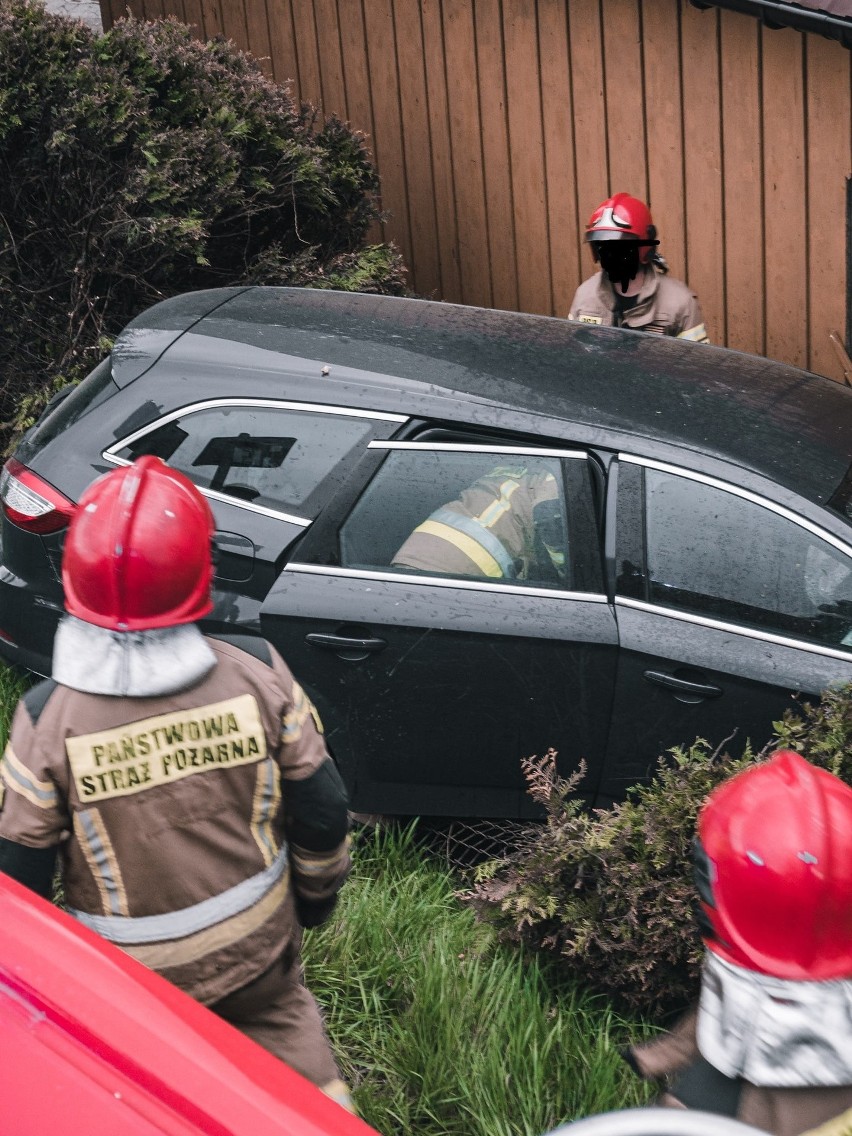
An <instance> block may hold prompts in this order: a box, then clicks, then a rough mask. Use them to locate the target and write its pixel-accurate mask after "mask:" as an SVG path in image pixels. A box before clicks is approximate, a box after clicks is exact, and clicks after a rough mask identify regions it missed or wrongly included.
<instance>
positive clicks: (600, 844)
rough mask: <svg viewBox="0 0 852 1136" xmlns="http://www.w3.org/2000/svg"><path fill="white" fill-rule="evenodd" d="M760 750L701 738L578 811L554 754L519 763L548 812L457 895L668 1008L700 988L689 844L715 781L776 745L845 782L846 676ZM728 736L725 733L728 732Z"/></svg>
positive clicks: (612, 983) (587, 975)
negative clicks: (616, 797)
mask: <svg viewBox="0 0 852 1136" xmlns="http://www.w3.org/2000/svg"><path fill="white" fill-rule="evenodd" d="M774 729H775V735H774V737H773V739H772V740H771V742H770V744H769V745H768V746H767V747H766V748H765V749H764V750H763V751H761V753H759V754H754V753H752V751H751V749H750V748H749V747H748V746H746V747H745V749H744V751H743V753H742V755H741V756H738V757H731V756H730V755H729V754H728V753H727V752H726V751H725V749H724V744H727V743H723V746H721V747H718V748H717V749H715V750H714V749H713V748H712V747H711V746H710V745H709V744H708V743H707V742H706V741H705V740H703V739H701V738H698V739H696V741H695V742H694V743H693V744H692V745H690V746H684V747H680V748H676V749H673V750H671V751H670V752H669V753H668V754H666V755H664V756H663V757H662V758H660V760H659V763H658V769H657V773H656V776H655V778H654V779H653V780H652V781H651V782H650V783H648V784H645V785H641V786H637V787H635V788H633V789H631V790H630V791H629V793H628V794H627V799H626V800H625V801H624V802H622V803H620V804H617V805H614V806H613V807H612V808H610V809H599V810H585V809H583V808H582V807H581V805H580V804H579V803H578V800H577V798H576V796H575V795H574V790H575V789H576V788H577V785H578V784H579V783H580V781H581V778H582V770H581V772H580V773H577V774H575V775H574V776H573V777H571V778H569V779H567V780H566V779H563V778H560V777H559V776H558V774H557V772H556V764H555V756H556V755H555V754H554V752H553V751H549V752H548V753H547V754H545V755H544V756H543V757H533V758H529V759H528V760H526V761H524V762H523V766H524V773H525V776H526V779H527V783H528V792H529V793H530V795H531V796H532V797H533V799H534V800H536V801H537V802H538V803H539V804H541V805H542V806H543V807H544V810H545V814H546V819H545V822H544V823H543V824H542V825H539V826H535V827H532V828H531V829H530V830H529V832H528V834H527V835H526V837H525V839H524V840H523V841H522V842H521V843H520V844H519V846H518V848H517V850H516V851H514V852H513V853H512V854H510V855H509V856H508V857H506V858H504V859H500V860H494V861H491V862H489V863H486V864H484V865H482V866H481V867H480V868H479V869H478V871H477V875H476V877H475V882H474V883H473V885H472V887H471V889H470V890H469V891H467V892H465V893H464V894H463V895H462V898H463V899H464V900H466V901H467V902H468V903H470V904H472V905H473V907H474V908H475V909H476V911H477V913H478V914H479V916H480V917H481V918H482V919H484V920H486V921H487V922H489V923H490V924H491V925H492V926H493V927H494V928H495V929H496V930H497V932H498V934H499V936H500V937H501V938H502V939H503V940H505V941H509V942H516V943H524V944H529V945H531V946H532V947H533V948H535V949H539V950H542V951H547V952H552V953H555V954H556V955H557V956H559V958H560V959H561V960H562V963H563V965H564V966H565V968H566V970H567V971H569V972H574V973H576V975H577V977H579V978H580V979H582V980H583V981H584V982H585V983H587V984H588V986H589V987H590V988H592V989H594V990H598V991H600V992H602V993H605V994H607V995H609V996H610V997H612V998H613V999H614V1000H615V1001H616V1003H618V1004H621V1005H622V1006H624V1007H625V1008H626V1009H629V1010H639V1011H642V1012H645V1013H651V1014H654V1013H656V1014H658V1015H661V1016H662V1015H665V1014H666V1013H668V1012H671V1011H673V1010H676V1009H680V1008H682V1007H683V1006H684V1005H686V1004H687V1003H688V1002H689V1001H690V1000H691V999H692V998H693V997H694V996H695V995H696V994H697V991H698V981H699V969H700V964H701V958H702V954H703V948H702V944H701V939H700V937H699V935H698V931H697V926H696V923H695V919H694V915H693V911H694V900H695V889H694V886H693V882H692V863H691V856H690V843H691V841H692V837H693V835H694V832H695V822H696V818H697V816H698V811H699V809H700V807H701V805H702V804H703V802H704V800H705V798H706V797H707V795H708V794H709V793H710V792H711V791H712V790H713V789H714V788H715V787H716V786H717V785H718V784H719V783H720V782H721V781H723V780H725V779H726V778H727V777H730V776H732V775H733V774H735V773H738V772H740V771H741V770H743V769H745V768H746V767H747V766H749V765H752V764H754V763H755V762H757V761H762V760H766V759H767V758H768V757H769V755H770V754H771V753H772V752H774V751H775V750H776V749H779V748H789V749H795V750H796V751H797V752H798V753H800V754H801V755H802V756H803V757H805V758H807V760H808V761H811V762H813V764H814V765H818V766H820V767H821V768H823V769H827V770H829V772H831V773H834V774H836V775H837V776H839V777H840V778H842V779H843V780H844V781H845V782H846V783H847V784H850V785H852V685H850V686H847V687H844V688H840V689H837V690H830V691H828V692H826V693H825V694H824V695H823V697H822V699H821V700H820V702H819V703H818V704H815V705H814V704H809V703H803V704H801V706H800V707H799V708H797V710H796V711H795V712H792V711H789V712H787V713H786V714H785V716H784V719H783V720H782V721H780V722H776V723H775V726H774ZM729 740H730V739H728V741H729Z"/></svg>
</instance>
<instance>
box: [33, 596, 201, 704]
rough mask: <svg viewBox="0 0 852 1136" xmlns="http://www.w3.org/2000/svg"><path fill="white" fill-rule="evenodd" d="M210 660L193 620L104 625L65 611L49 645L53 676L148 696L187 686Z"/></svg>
mask: <svg viewBox="0 0 852 1136" xmlns="http://www.w3.org/2000/svg"><path fill="white" fill-rule="evenodd" d="M215 665H216V656H215V655H214V654H213V651H212V650H211V648H210V646H209V645H208V643H207V641H206V640H205V638H204V636H203V635H202V634H201V632H200V631H199V629H198V628H197V627H196V625H195V624H194V623H185V624H182V625H181V626H179V627H165V628H161V629H157V630H156V631H110V630H109V629H107V628H105V627H96V626H95V625H94V624H92V623H85V622H84V621H83V620H82V619H77V618H75V617H74V616H73V615H66V616H65V617H64V618H63V619H62V620H61V621H60V623H59V628H58V630H57V632H56V639H55V641H54V645H53V678H54V680H55V681H56V682H58V683H61V684H62V686H69V687H71V688H72V689H73V690H79V691H82V692H83V693H84V694H109V695H115V696H117V697H130V698H154V697H159V696H160V695H164V694H173V693H174V692H175V691H177V690H184V689H185V688H186V687H189V686H193V685H194V684H195V683H196V682H198V681H199V680H200V679H202V678H204V676H205V675H206V674H208V673H209V672H210V671H211V670H212V669H213V667H214V666H215Z"/></svg>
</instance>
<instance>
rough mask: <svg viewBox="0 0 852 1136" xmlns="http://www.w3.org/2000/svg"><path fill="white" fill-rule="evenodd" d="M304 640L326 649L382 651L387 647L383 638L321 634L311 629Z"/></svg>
mask: <svg viewBox="0 0 852 1136" xmlns="http://www.w3.org/2000/svg"><path fill="white" fill-rule="evenodd" d="M305 642H306V643H311V644H313V646H314V647H324V648H325V649H326V650H327V651H368V652H374V651H383V650H384V649H385V647H387V641H386V640H385V639H356V638H354V636H348V635H323V634H322V633H321V632H319V631H312V632H311V633H310V634H309V635H306V636H305Z"/></svg>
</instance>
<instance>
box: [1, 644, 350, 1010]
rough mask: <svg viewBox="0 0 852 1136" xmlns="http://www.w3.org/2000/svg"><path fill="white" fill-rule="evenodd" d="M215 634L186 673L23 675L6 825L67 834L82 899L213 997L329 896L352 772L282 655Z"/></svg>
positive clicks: (165, 970)
mask: <svg viewBox="0 0 852 1136" xmlns="http://www.w3.org/2000/svg"><path fill="white" fill-rule="evenodd" d="M199 638H200V637H199ZM205 642H206V643H207V644H208V645H209V647H210V648H211V649H212V652H213V654H214V655H215V665H214V666H213V667H212V668H211V669H210V670H209V671H208V672H207V673H206V675H205V676H204V677H202V678H201V679H200V681H197V682H195V683H194V685H192V686H191V687H189V688H188V689H185V690H178V691H176V692H172V693H168V694H163V695H159V696H155V697H133V698H128V697H114V696H108V695H102V694H86V693H82V692H81V691H80V690H76V689H71V688H69V687H67V686H63V685H59V684H57V683H55V682H53V681H52V680H49V681H45V682H43V683H41V684H40V685H39V686H36V687H34V688H33V689H32V690H31V691H29V692H28V694H27V695H25V697H24V698H23V699H22V700H21V702H20V704H19V706H18V709H17V711H16V714H15V717H14V720H13V723H12V729H11V734H10V738H9V743H8V746H7V747H6V751H5V754H4V757H3V762H2V766H0V771H1V772H2V779H1V780H0V784H2V789H0V792H2V794H3V798H2V807H0V837H2V838H5V840H7V841H13V842H16V843H17V844H18V845H24V846H26V848H27V849H49V848H52V847H54V846H57V845H58V846H59V849H60V855H61V857H62V861H63V879H64V884H65V899H66V902H67V904H68V907H69V909H70V911H71V913H72V914H73V915H75V916H76V917H77V918H78V919H79V920H80V921H81V922H82V923H84V924H85V925H86V926H88V927H90V928H92V929H93V930H95V931H97V932H98V933H99V934H101V935H102V936H104V937H105V938H107V939H109V940H111V941H112V942H113V943H115V944H117V945H118V946H119V947H121V948H123V949H124V950H125V951H127V952H128V953H129V954H131V955H133V956H134V957H135V958H137V959H139V960H140V961H141V962H142V963H145V964H146V965H147V966H149V967H151V968H152V969H154V970H156V971H159V972H160V973H161V974H162V975H164V977H166V978H168V979H170V980H171V981H172V982H174V983H175V984H176V985H178V986H180V987H181V988H182V989H184V990H185V991H187V992H188V993H189V994H191V995H193V996H194V997H195V998H197V999H198V1000H199V1001H202V1002H205V1003H213V1002H216V1001H217V1000H219V999H221V998H223V997H224V996H226V995H228V994H229V993H230V992H232V991H234V990H236V989H238V988H240V987H243V986H245V985H246V984H247V983H250V982H252V981H253V980H254V979H255V978H257V977H258V976H259V975H261V974H262V973H263V972H264V971H266V970H267V969H268V968H269V967H270V965H271V964H272V963H273V962H274V961H275V960H276V959H277V958H278V957H279V956H280V955H281V953H282V951H284V950H285V949H286V948H287V946H288V944H291V943H292V940H294V939H295V938H297V937H298V935H299V934H300V930H299V921H298V919H297V908H298V906H299V905H307V906H308V907H310V906H311V905H312V904H313V905H318V906H319V907H322V905H323V904H328V903H330V902H333V898H334V896H335V895H336V892H337V889H338V888H339V887H340V885H341V883H342V881H343V879H344V878H345V876H346V873H347V871H348V868H349V856H348V851H347V837H346V827H347V820H346V815H347V814H346V799H345V793H344V791H343V786H342V783H341V782H340V780H339V777H338V775H337V773H336V771H335V769H334V766H333V764H332V763H331V762H330V759H329V757H328V754H327V751H326V748H325V745H324V743H323V738H322V735H321V732H320V729H319V728H318V727H319V722H318V718H317V716H316V712H315V710H314V708H313V706H312V704H311V702H310V700H309V699H308V698H307V696H306V695H305V694H304V692H303V691H302V689H301V688H300V687H299V685H298V683H297V682H296V681H295V679H294V678H293V675H292V674H291V673H290V671H289V669H288V668H287V666H286V664H285V663H284V662H283V660H282V659H281V658H280V656H278V655H277V653H276V652H275V651H274V650H273V649H272V648H271V647H269V646H268V644H262V648H263V650H264V651H266V650H268V655H267V660H268V661H263V659H262V658H257V657H254V656H253V655H252V654H249V653H247V652H246V651H243V650H241V649H239V648H238V647H236V646H234V645H233V644H231V643H227V642H220V641H217V640H215V639H207V640H205ZM10 847H12V846H10Z"/></svg>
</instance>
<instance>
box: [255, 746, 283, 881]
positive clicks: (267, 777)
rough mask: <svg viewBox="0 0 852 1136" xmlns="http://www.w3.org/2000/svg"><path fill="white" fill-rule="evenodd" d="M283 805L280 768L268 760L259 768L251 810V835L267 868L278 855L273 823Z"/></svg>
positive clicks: (270, 759)
mask: <svg viewBox="0 0 852 1136" xmlns="http://www.w3.org/2000/svg"><path fill="white" fill-rule="evenodd" d="M280 803H281V774H280V772H279V769H278V766H277V765H276V764H275V762H274V761H273V760H272V758H267V759H266V761H263V762H261V764H260V765H259V766H258V767H257V781H256V783H255V787H254V800H253V802H252V809H251V833H252V836H253V837H254V841H255V844H257V846H258V848H259V849H260V852H261V855H262V856H263V861H264V863H265V864H266V866H267V867H269V865H270V864H271V863H272V862H273V860H274V859H275V857H276V856H277V855H278V841H277V840H276V839H275V832H274V829H273V827H272V822H273V821H274V820H275V817H276V816H277V815H278V806H279V804H280Z"/></svg>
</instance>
